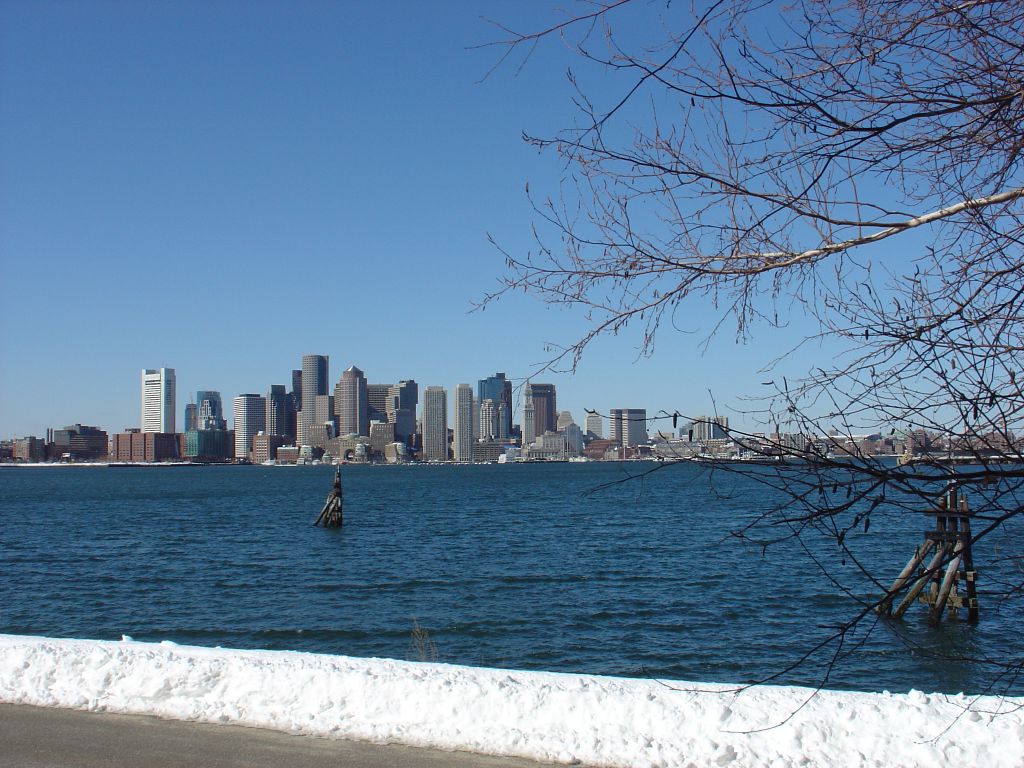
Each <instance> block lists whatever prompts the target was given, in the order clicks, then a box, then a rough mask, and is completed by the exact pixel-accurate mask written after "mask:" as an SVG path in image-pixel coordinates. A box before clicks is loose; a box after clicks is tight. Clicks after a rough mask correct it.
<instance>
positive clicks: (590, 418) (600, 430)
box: [586, 413, 604, 438]
mask: <svg viewBox="0 0 1024 768" xmlns="http://www.w3.org/2000/svg"><path fill="white" fill-rule="evenodd" d="M586 426H587V434H588V435H590V436H592V437H596V438H600V437H601V436H602V435H603V434H604V425H603V424H601V414H599V413H588V414H587V425H586Z"/></svg>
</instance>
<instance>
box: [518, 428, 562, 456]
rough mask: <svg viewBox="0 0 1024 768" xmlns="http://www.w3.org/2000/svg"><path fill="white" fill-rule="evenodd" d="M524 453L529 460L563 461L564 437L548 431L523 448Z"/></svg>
mask: <svg viewBox="0 0 1024 768" xmlns="http://www.w3.org/2000/svg"><path fill="white" fill-rule="evenodd" d="M524 451H525V453H526V455H527V457H528V458H530V459H540V460H543V461H564V460H565V435H562V434H559V433H558V432H552V431H550V430H548V431H547V432H545V433H544V434H543V435H539V436H538V437H537V439H536V440H534V441H533V442H532V443H531V444H530V445H528V446H525V447H524Z"/></svg>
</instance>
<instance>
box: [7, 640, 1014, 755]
mask: <svg viewBox="0 0 1024 768" xmlns="http://www.w3.org/2000/svg"><path fill="white" fill-rule="evenodd" d="M0 701H4V702H11V703H20V704H34V705H38V706H50V707H67V708H75V709H88V710H97V711H107V712H124V713H135V714H152V715H158V716H160V717H166V718H174V719H181V720H198V721H203V722H214V723H236V724H241V725H250V726H259V727H262V728H273V729H277V730H283V731H292V732H296V733H307V734H318V735H323V736H333V737H341V738H349V739H363V740H369V741H375V742H395V743H403V744H410V745H416V746H429V747H438V748H442V749H461V750H470V751H475V752H484V753H490V754H495V755H516V756H521V757H526V758H533V759H537V760H549V761H556V762H577V761H578V762H582V763H585V764H589V765H600V766H681V767H685V766H719V765H728V766H740V767H742V766H759V767H760V766H772V767H773V768H782V767H784V766H804V767H806V766H834V765H842V766H847V767H852V766H924V765H929V766H934V765H977V766H981V765H984V766H988V768H998V767H1000V766H1006V767H1007V768H1010V766H1020V765H1022V764H1024V712H1022V711H1021V705H1022V704H1024V699H1000V698H995V697H983V698H972V697H965V696H963V695H958V696H946V695H934V694H933V695H926V694H924V693H920V692H917V691H913V692H911V693H909V694H903V695H892V694H888V693H882V694H873V693H848V692H837V691H821V692H819V693H817V694H813V692H812V691H810V690H808V689H805V688H796V687H774V686H772V687H769V686H765V687H758V688H752V689H749V690H746V691H743V692H740V693H736V692H735V691H734V690H733V689H730V688H729V687H727V686H724V685H715V684H702V683H680V682H675V683H669V684H663V683H659V682H656V681H651V680H629V679H622V678H611V677H597V676H592V675H574V674H559V673H551V672H515V671H508V670H499V669H476V668H472V667H460V666H454V665H447V664H421V663H412V662H403V661H393V660H390V659H358V658H350V657H345V656H321V655H316V654H309V653H295V652H282V651H233V650H231V651H229V650H223V649H220V648H196V647H190V646H178V645H174V644H169V643H162V644H159V645H157V644H147V643H136V642H132V641H130V640H128V639H126V640H125V641H123V642H100V641H92V640H54V639H50V638H37V637H21V636H13V635H0ZM787 718H788V719H787ZM773 726H774V727H773Z"/></svg>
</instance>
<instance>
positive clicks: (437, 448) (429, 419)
mask: <svg viewBox="0 0 1024 768" xmlns="http://www.w3.org/2000/svg"><path fill="white" fill-rule="evenodd" d="M423 458H424V459H426V460H427V461H448V392H447V391H446V390H445V388H444V387H427V388H426V390H425V391H424V393H423Z"/></svg>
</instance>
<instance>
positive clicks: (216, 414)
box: [196, 389, 228, 432]
mask: <svg viewBox="0 0 1024 768" xmlns="http://www.w3.org/2000/svg"><path fill="white" fill-rule="evenodd" d="M196 407H197V408H198V414H197V415H198V421H197V423H196V429H198V430H200V431H204V432H205V431H209V430H226V429H227V428H228V422H227V419H225V418H224V404H223V402H222V401H221V399H220V392H216V391H214V390H212V389H200V390H199V391H198V392H196Z"/></svg>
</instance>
